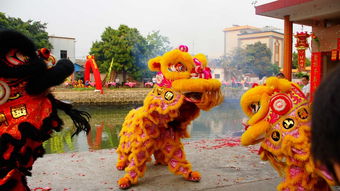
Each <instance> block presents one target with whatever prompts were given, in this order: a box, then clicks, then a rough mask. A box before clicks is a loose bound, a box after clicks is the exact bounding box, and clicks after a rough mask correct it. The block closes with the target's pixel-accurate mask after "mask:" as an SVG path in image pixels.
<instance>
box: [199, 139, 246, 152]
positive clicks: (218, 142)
mask: <svg viewBox="0 0 340 191" xmlns="http://www.w3.org/2000/svg"><path fill="white" fill-rule="evenodd" d="M209 142H211V144H213V145H212V146H208V145H202V144H206V143H209ZM240 142H241V141H240V138H239V137H228V138H223V139H214V140H211V141H206V140H201V141H198V143H199V144H198V145H196V147H197V148H200V149H206V150H212V149H220V148H223V147H235V146H240Z"/></svg>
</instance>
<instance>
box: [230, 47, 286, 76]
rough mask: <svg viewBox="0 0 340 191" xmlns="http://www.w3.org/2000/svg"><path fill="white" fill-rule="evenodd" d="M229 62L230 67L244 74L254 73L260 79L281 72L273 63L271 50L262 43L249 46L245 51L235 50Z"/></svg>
mask: <svg viewBox="0 0 340 191" xmlns="http://www.w3.org/2000/svg"><path fill="white" fill-rule="evenodd" d="M229 62H230V64H229V65H230V67H233V68H236V69H237V70H240V71H242V72H243V73H254V74H256V75H258V76H259V77H260V78H262V77H264V76H272V75H275V74H276V73H278V72H279V70H280V68H279V67H278V66H277V65H274V64H272V63H271V51H270V49H269V48H268V47H267V45H266V44H263V43H260V42H257V43H255V44H251V45H247V47H246V48H245V49H242V48H237V49H235V50H234V51H233V53H232V55H231V57H230V61H229Z"/></svg>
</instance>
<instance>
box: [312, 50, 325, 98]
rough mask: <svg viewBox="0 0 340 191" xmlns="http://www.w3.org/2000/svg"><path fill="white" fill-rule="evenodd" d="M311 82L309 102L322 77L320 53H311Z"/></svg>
mask: <svg viewBox="0 0 340 191" xmlns="http://www.w3.org/2000/svg"><path fill="white" fill-rule="evenodd" d="M311 65H312V67H311V75H310V76H311V81H310V95H311V97H310V101H312V100H313V94H314V92H315V90H316V89H317V87H318V86H319V84H320V82H321V77H322V63H321V52H313V53H312V61H311Z"/></svg>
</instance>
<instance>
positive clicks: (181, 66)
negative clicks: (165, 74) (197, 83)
mask: <svg viewBox="0 0 340 191" xmlns="http://www.w3.org/2000/svg"><path fill="white" fill-rule="evenodd" d="M168 69H169V71H171V72H185V71H186V70H187V69H186V67H185V65H184V64H183V63H181V62H177V64H173V65H171V66H170V67H169V68H168Z"/></svg>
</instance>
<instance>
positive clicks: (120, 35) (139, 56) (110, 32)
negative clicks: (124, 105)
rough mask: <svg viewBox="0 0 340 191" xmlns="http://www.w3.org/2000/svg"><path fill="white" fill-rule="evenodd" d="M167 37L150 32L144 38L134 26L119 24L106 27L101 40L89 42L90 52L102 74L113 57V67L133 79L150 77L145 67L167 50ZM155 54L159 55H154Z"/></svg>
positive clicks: (150, 74)
mask: <svg viewBox="0 0 340 191" xmlns="http://www.w3.org/2000/svg"><path fill="white" fill-rule="evenodd" d="M168 44H169V41H168V38H166V37H163V36H161V35H160V34H159V32H158V31H157V32H153V33H151V34H149V35H148V36H147V37H146V38H144V37H143V36H142V35H141V34H140V33H139V31H138V30H137V29H136V28H129V27H128V26H126V25H120V26H119V28H118V29H113V28H111V27H107V28H106V29H105V31H104V32H103V34H102V35H101V40H100V41H96V42H94V43H93V44H92V48H91V51H90V54H94V55H95V58H96V62H97V64H98V67H99V69H100V71H101V72H103V73H105V72H107V71H108V69H109V67H110V63H111V61H112V60H113V66H112V70H114V71H116V72H122V73H123V78H124V79H123V81H126V74H129V76H131V77H133V78H134V79H136V80H141V78H142V77H144V78H145V77H151V76H152V75H153V73H151V72H150V71H149V70H148V68H147V61H148V59H150V58H152V57H154V56H155V55H157V54H159V55H161V54H162V53H164V52H166V51H168V49H169V48H168ZM157 56H158V55H157Z"/></svg>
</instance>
